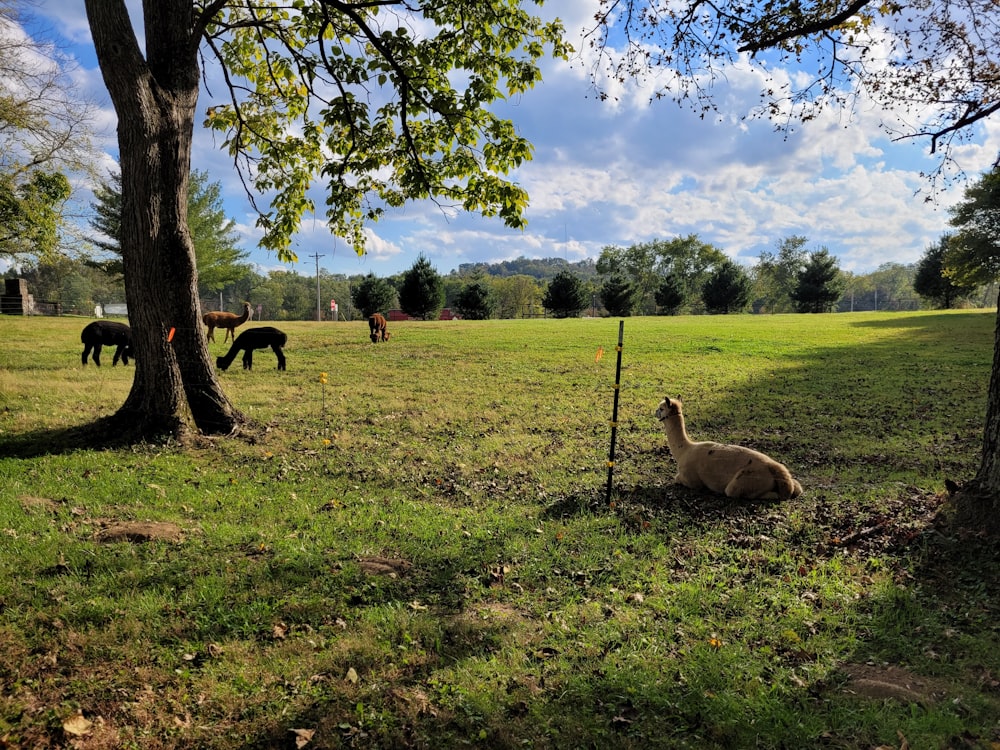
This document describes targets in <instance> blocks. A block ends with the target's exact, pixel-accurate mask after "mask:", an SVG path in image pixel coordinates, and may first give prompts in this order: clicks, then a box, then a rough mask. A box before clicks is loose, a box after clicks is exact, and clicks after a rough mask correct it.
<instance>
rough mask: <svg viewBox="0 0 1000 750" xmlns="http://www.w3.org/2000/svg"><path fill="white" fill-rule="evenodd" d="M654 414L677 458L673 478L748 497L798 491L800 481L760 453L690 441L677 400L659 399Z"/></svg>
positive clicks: (772, 497) (775, 496) (785, 497)
mask: <svg viewBox="0 0 1000 750" xmlns="http://www.w3.org/2000/svg"><path fill="white" fill-rule="evenodd" d="M656 418H657V419H658V420H660V422H661V423H662V424H663V429H665V430H666V431H667V444H668V445H669V446H670V452H671V453H672V454H673V456H674V459H675V460H676V461H677V476H676V477H675V480H676V481H677V482H679V483H680V484H683V485H684V486H685V487H690V488H691V489H693V490H700V489H703V488H707V489H709V490H711V491H712V492H718V493H720V494H725V495H726V496H727V497H733V498H746V499H748V500H788V499H789V498H793V497H798V496H799V495H801V494H802V485H801V484H799V483H798V482H797V481H795V480H794V479H793V478H792V475H791V473H790V472H789V471H788V469H787V468H786V467H785V466H784V465H783V464H780V463H778V462H777V461H775V460H774V459H773V458H771V457H769V456H765V455H764V454H763V453H760V452H758V451H755V450H751V449H750V448H744V447H743V446H740V445H724V444H722V443H710V442H700V443H695V442H692V441H691V439H690V438H689V437H688V435H687V431H686V430H685V429H684V415H683V414H682V413H681V402H680V400H678V399H675V398H670V397H669V396H668V397H667V398H665V399H663V401H661V402H660V405H659V406H658V407H656Z"/></svg>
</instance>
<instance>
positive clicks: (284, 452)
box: [0, 312, 1000, 750]
mask: <svg viewBox="0 0 1000 750" xmlns="http://www.w3.org/2000/svg"><path fill="white" fill-rule="evenodd" d="M85 323H86V321H85V320H84V319H71V318H58V319H42V318H28V319H20V318H9V317H0V343H2V349H0V747H9V748H32V749H33V748H46V747H51V748H56V747H76V748H152V749H154V750H155V749H158V748H174V747H189V748H272V747H274V748H294V747H305V748H341V747H360V748H409V747H414V748H445V747H461V746H473V747H484V748H486V747H489V748H523V747H534V748H633V747H634V748H650V747H664V748H709V749H711V748H807V747H808V748H876V747H892V748H900V749H902V748H904V747H906V748H960V747H961V748H966V747H974V748H995V747H997V746H998V745H1000V720H998V718H997V717H1000V648H998V646H1000V644H998V626H997V623H998V622H1000V576H998V573H1000V552H998V551H997V550H996V549H994V548H993V546H991V545H989V544H987V543H984V542H983V541H982V540H978V539H977V538H976V537H975V535H971V536H964V537H962V538H955V537H953V536H951V535H949V534H946V533H943V532H942V531H940V530H938V529H937V528H936V527H935V526H934V524H933V520H934V515H935V513H936V511H937V510H938V508H939V507H940V505H941V503H942V502H943V500H944V494H943V493H944V480H945V479H946V478H951V479H954V480H956V481H961V480H963V479H967V478H969V477H971V476H972V475H973V474H974V473H975V470H976V468H977V466H978V454H979V450H980V446H981V439H982V427H983V418H984V408H985V395H986V386H987V383H988V377H989V371H990V366H991V362H992V350H993V328H994V324H995V315H994V313H992V312H948V313H905V314H903V313H900V314H885V313H878V314H867V313H866V314H841V315H822V316H808V315H788V316H738V317H727V316H718V317H713V316H704V317H679V318H635V319H627V320H626V321H625V324H624V346H623V351H622V360H621V377H620V390H619V394H620V400H619V414H618V427H617V445H616V462H615V467H614V477H613V486H612V492H611V502H610V503H609V502H607V497H606V488H607V478H608V467H607V457H608V450H609V445H610V437H611V426H610V420H611V416H612V404H613V399H614V384H615V371H616V356H617V355H616V351H615V347H616V343H617V338H618V321H617V320H589V319H580V320H524V321H484V322H475V321H451V322H409V323H393V324H390V330H391V332H392V334H393V337H392V340H391V341H390V342H388V343H385V344H379V345H373V344H371V343H370V342H369V340H368V337H367V327H366V326H365V324H364V323H363V322H362V323H341V324H330V323H325V324H320V323H306V322H302V323H284V324H280V327H281V328H282V329H283V330H285V331H286V332H287V333H288V334H289V345H288V347H287V349H286V354H287V356H288V370H287V371H286V372H278V371H277V370H276V369H275V361H274V357H273V355H272V354H271V353H270V352H268V351H264V352H258V353H257V355H256V356H255V358H254V370H253V371H252V372H246V371H243V370H241V369H233V368H231V369H230V370H229V371H227V372H225V373H221V374H220V379H221V381H222V383H223V384H224V387H225V389H226V392H227V393H228V394H229V395H230V397H231V398H232V400H233V401H234V402H235V403H236V405H237V406H238V407H239V408H240V409H242V410H243V411H244V412H245V413H247V414H248V415H250V416H251V417H253V418H254V419H255V420H256V421H257V422H258V423H259V424H261V425H263V426H265V427H266V432H264V433H263V434H262V437H260V438H259V439H256V440H253V441H248V440H234V439H206V440H203V441H200V442H199V443H198V444H197V445H196V446H193V447H185V448H181V447H178V446H161V445H140V446H133V447H130V448H127V449H105V448H102V447H100V446H81V445H79V444H78V442H77V441H75V440H74V439H72V436H73V435H74V434H75V433H74V431H73V428H75V427H79V426H82V425H85V424H87V423H88V422H90V421H92V420H94V419H96V418H98V417H101V416H104V415H107V414H109V413H111V412H113V411H114V410H115V409H116V408H117V406H119V405H120V404H121V403H122V401H123V400H124V398H125V395H126V394H127V392H128V389H129V386H130V381H131V376H132V372H133V369H132V367H127V368H124V367H121V366H118V367H114V368H112V367H110V366H108V365H109V364H110V360H111V356H110V354H108V355H107V356H106V357H105V366H104V367H103V368H100V369H98V368H96V367H93V366H87V367H82V366H81V364H80V352H81V351H82V345H81V344H80V343H79V333H80V330H81V329H82V328H83V326H84V324H85ZM210 347H211V348H212V351H213V353H216V354H221V353H223V352H224V351H225V348H226V347H225V345H223V344H222V343H221V342H219V343H215V344H210ZM601 351H603V356H600V352H601ZM322 372H326V373H327V379H328V382H327V384H326V385H323V384H322V383H321V382H320V373H322ZM665 394H669V395H672V396H680V397H681V398H683V400H684V402H685V414H686V417H687V426H688V431H689V432H690V433H691V435H692V437H693V438H695V439H712V440H718V441H725V442H737V443H740V444H743V445H749V446H752V447H755V448H757V449H759V450H763V451H765V452H768V453H770V454H771V455H773V456H774V457H775V458H777V459H778V460H780V461H782V462H784V463H785V464H786V465H788V466H789V468H790V469H791V470H792V472H793V473H794V474H795V476H796V477H797V478H798V479H799V480H800V481H801V482H802V484H803V486H804V487H805V493H804V494H803V496H802V497H801V498H799V499H798V500H795V501H789V502H785V503H736V502H730V501H727V500H726V499H725V498H719V497H714V496H706V495H703V494H699V493H695V492H692V491H690V490H686V489H684V488H680V487H677V486H675V485H673V484H672V481H671V480H672V477H673V474H674V464H673V461H672V459H671V457H670V454H669V451H668V450H667V447H666V440H665V436H664V435H663V433H662V430H661V428H660V426H659V424H657V422H656V421H655V419H654V418H653V416H652V412H653V410H654V408H655V407H656V404H657V403H658V402H659V400H660V399H661V398H662V397H663V396H664V395H665ZM126 524H132V526H127V525H126ZM153 531H158V532H163V538H153V539H147V537H148V536H149V535H150V534H151V533H152V532H153ZM125 532H129V533H128V534H126V535H125V536H122V534H123V533H125Z"/></svg>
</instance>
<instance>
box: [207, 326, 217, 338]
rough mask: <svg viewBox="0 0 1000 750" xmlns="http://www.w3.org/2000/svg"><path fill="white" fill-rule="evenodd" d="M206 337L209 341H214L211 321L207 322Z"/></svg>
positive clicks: (213, 327) (213, 329) (213, 328)
mask: <svg viewBox="0 0 1000 750" xmlns="http://www.w3.org/2000/svg"><path fill="white" fill-rule="evenodd" d="M206 338H207V339H208V340H209V341H215V326H213V325H212V324H211V323H209V324H208V333H207V334H206Z"/></svg>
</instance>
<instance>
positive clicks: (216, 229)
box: [89, 169, 250, 294]
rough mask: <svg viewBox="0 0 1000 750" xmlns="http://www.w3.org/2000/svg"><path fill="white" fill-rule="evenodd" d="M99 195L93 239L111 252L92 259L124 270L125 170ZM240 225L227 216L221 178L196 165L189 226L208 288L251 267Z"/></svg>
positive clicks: (112, 270)
mask: <svg viewBox="0 0 1000 750" xmlns="http://www.w3.org/2000/svg"><path fill="white" fill-rule="evenodd" d="M94 197H95V198H96V201H95V202H94V203H93V204H92V208H93V211H94V215H93V217H91V219H90V222H89V223H90V226H91V228H92V229H94V230H96V231H97V233H98V234H96V235H95V236H92V237H90V238H89V239H90V242H91V243H92V244H93V245H94V246H96V247H97V248H99V249H100V250H102V251H104V252H105V253H106V254H107V257H106V258H104V259H103V260H99V261H91V262H90V264H91V265H93V266H95V267H97V268H100V269H102V270H103V271H105V272H106V273H109V274H121V273H123V265H122V246H121V228H122V182H121V175H120V174H119V173H118V172H115V173H113V174H111V176H110V177H109V178H108V179H107V181H105V182H104V183H102V184H101V185H99V186H98V188H97V189H96V190H95V191H94ZM235 227H236V222H234V221H233V220H232V219H229V218H228V217H227V216H226V213H225V209H224V207H223V204H222V189H221V185H220V183H218V182H209V181H208V172H204V171H200V170H197V169H196V170H193V171H192V172H191V176H190V187H189V190H188V229H189V231H190V232H191V240H192V242H193V243H194V253H195V259H196V262H197V266H198V286H199V287H200V288H201V289H202V290H203V292H205V293H210V294H217V293H218V292H219V291H221V290H222V289H223V288H224V287H225V286H226V285H228V284H232V283H234V282H235V281H236V280H238V279H239V278H241V277H243V276H245V275H246V274H247V273H248V272H249V270H250V269H249V267H248V266H247V265H246V264H245V263H242V262H241V261H243V260H245V259H246V258H247V256H248V255H249V254H248V253H247V252H245V251H243V250H241V249H240V248H239V245H238V242H239V237H238V236H237V234H236V232H235Z"/></svg>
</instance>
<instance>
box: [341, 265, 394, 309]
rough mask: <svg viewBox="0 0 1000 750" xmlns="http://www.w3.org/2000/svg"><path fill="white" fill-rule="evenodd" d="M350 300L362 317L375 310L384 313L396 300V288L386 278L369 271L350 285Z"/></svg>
mask: <svg viewBox="0 0 1000 750" xmlns="http://www.w3.org/2000/svg"><path fill="white" fill-rule="evenodd" d="M351 302H352V303H353V304H354V307H355V308H356V309H357V310H358V312H359V313H360V314H361V317H363V318H367V317H368V316H369V315H374V314H375V313H377V312H380V313H383V314H384V313H386V312H388V310H389V309H390V308H391V307H393V306H394V304H395V302H396V288H395V287H394V286H393V285H392V284H390V283H389V281H388V279H380V278H378V277H377V276H376V275H375V274H373V273H370V274H368V275H367V276H365V277H364V278H363V279H362V280H361V281H360V282H359V283H358V284H356V285H354V286H352V287H351Z"/></svg>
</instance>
